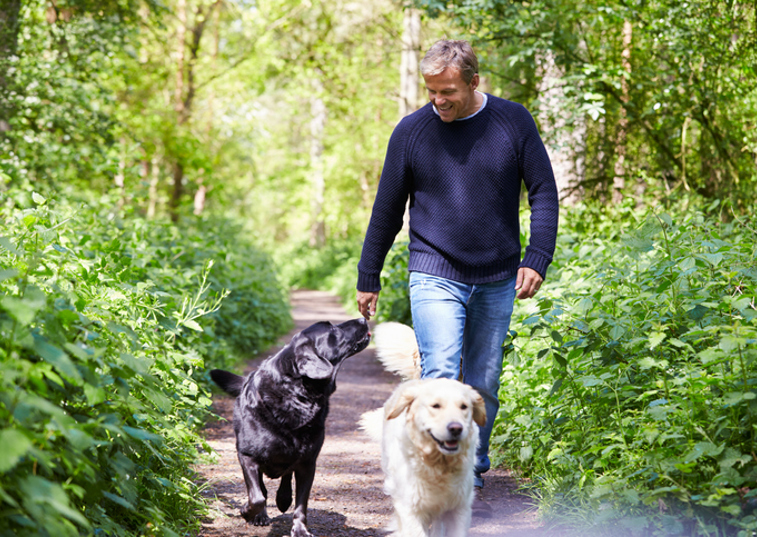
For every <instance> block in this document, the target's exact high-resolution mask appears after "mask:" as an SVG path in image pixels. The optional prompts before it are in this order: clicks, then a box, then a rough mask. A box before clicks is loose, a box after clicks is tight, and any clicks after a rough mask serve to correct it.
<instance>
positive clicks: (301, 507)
mask: <svg viewBox="0 0 757 537" xmlns="http://www.w3.org/2000/svg"><path fill="white" fill-rule="evenodd" d="M370 339H371V333H370V331H369V329H368V323H367V322H366V321H365V319H363V318H359V319H354V320H351V321H347V322H344V323H341V324H339V325H332V324H331V323H329V322H319V323H316V324H314V325H312V326H310V327H308V328H306V329H305V330H303V331H301V332H299V333H298V334H297V335H295V336H294V337H293V338H292V341H291V342H290V343H289V344H287V345H286V346H285V347H284V348H283V349H281V351H279V352H278V353H277V354H276V355H274V356H272V357H270V358H267V359H266V360H265V361H263V363H261V364H260V367H258V369H257V370H255V371H254V372H252V373H250V374H249V375H248V376H247V377H240V376H239V375H235V374H233V373H229V372H228V371H224V370H222V369H214V370H212V371H211V372H210V377H211V378H212V379H213V381H214V382H215V383H216V384H218V386H220V387H221V389H223V390H224V391H226V392H227V393H229V394H231V395H233V396H235V397H236V398H237V399H236V401H235V403H234V433H235V434H236V439H237V456H238V457H239V464H240V465H241V466H242V473H243V474H244V482H245V485H247V499H248V502H247V504H246V505H245V506H244V507H243V508H242V509H241V513H242V516H243V517H244V518H245V520H247V521H248V522H251V523H252V524H254V525H255V526H267V525H268V524H270V519H269V518H268V514H267V512H266V498H267V496H268V492H267V491H266V488H265V485H264V484H263V474H265V475H266V476H268V477H270V478H274V479H275V478H281V483H280V484H279V490H278V492H277V493H276V507H278V508H279V510H280V511H281V512H282V513H284V512H285V511H286V510H287V509H289V506H290V505H292V474H294V478H295V486H296V492H295V507H294V515H293V518H292V533H291V535H292V537H311V533H310V532H309V531H308V529H307V507H308V499H309V497H310V489H311V487H312V485H313V477H314V475H315V462H316V459H317V458H318V454H319V453H320V451H321V447H322V446H323V440H324V436H325V428H324V426H325V422H326V416H327V414H328V412H329V397H330V396H331V394H332V393H334V391H335V390H336V374H337V372H338V371H339V367H340V366H341V364H342V361H343V360H344V359H345V358H348V357H350V356H352V355H353V354H355V353H358V352H360V351H362V350H363V349H365V348H366V347H367V346H368V342H369V341H370Z"/></svg>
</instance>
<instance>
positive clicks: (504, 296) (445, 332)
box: [410, 272, 515, 487]
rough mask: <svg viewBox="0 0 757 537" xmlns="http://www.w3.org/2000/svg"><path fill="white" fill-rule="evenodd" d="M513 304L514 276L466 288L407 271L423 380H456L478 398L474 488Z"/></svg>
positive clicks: (485, 456) (482, 465) (483, 463)
mask: <svg viewBox="0 0 757 537" xmlns="http://www.w3.org/2000/svg"><path fill="white" fill-rule="evenodd" d="M514 302H515V278H514V277H513V278H510V279H507V280H502V281H498V282H492V283H486V284H480V285H471V284H465V283H460V282H456V281H452V280H447V279H445V278H440V277H438V276H431V275H428V274H423V273H421V272H411V273H410V308H411V312H412V315H413V327H414V329H415V337H416V339H417V340H418V348H419V350H420V353H421V369H422V374H421V376H422V377H423V378H450V379H455V380H457V379H458V378H459V376H460V365H461V357H462V381H463V382H464V383H465V384H468V385H470V386H472V387H473V388H475V389H476V390H477V391H478V392H479V393H480V394H481V396H482V397H483V398H484V403H485V405H486V425H485V426H484V427H481V428H480V430H479V435H480V442H479V446H478V451H477V452H476V466H475V468H474V472H475V486H477V487H481V486H483V484H484V480H483V478H482V477H481V474H483V473H484V472H486V471H487V470H488V469H489V468H490V467H491V462H490V461H489V437H490V436H491V433H492V428H493V427H494V418H495V417H496V416H497V411H498V410H499V397H498V393H499V384H500V377H501V374H502V358H503V349H502V345H503V343H504V342H505V338H506V337H507V331H508V329H509V327H510V317H511V316H512V313H513V304H514Z"/></svg>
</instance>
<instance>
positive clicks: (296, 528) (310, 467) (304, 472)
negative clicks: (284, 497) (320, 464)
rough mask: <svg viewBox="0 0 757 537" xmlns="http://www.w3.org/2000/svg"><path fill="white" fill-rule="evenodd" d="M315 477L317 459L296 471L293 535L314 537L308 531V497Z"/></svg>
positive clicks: (295, 536) (296, 536)
mask: <svg viewBox="0 0 757 537" xmlns="http://www.w3.org/2000/svg"><path fill="white" fill-rule="evenodd" d="M314 477H315V461H313V462H311V463H304V464H302V465H301V466H300V467H299V468H298V469H297V470H295V472H294V480H295V487H296V492H295V498H294V514H293V515H292V537H313V534H312V533H310V532H309V531H308V528H307V524H308V499H310V489H311V488H312V486H313V478H314Z"/></svg>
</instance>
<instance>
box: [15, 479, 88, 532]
mask: <svg viewBox="0 0 757 537" xmlns="http://www.w3.org/2000/svg"><path fill="white" fill-rule="evenodd" d="M19 489H20V490H21V492H22V493H23V494H24V496H25V498H24V506H25V507H27V509H30V510H33V511H36V512H39V508H38V506H39V505H40V504H43V505H45V506H48V507H51V508H52V509H53V510H54V511H57V512H58V513H59V514H60V515H62V516H64V517H66V518H68V519H69V520H71V521H73V522H76V523H77V524H79V525H80V526H82V527H84V528H89V527H90V525H89V521H88V520H87V519H86V518H84V516H83V515H82V514H81V513H80V512H79V511H77V510H75V509H74V508H72V507H71V503H70V502H69V499H68V496H66V492H65V491H64V490H63V488H62V487H61V486H60V485H59V484H58V483H53V482H51V481H48V480H47V479H44V478H42V477H39V476H35V475H30V476H27V477H25V478H23V479H21V480H20V481H19ZM35 504H36V505H35Z"/></svg>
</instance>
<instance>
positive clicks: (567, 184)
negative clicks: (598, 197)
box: [537, 53, 586, 205]
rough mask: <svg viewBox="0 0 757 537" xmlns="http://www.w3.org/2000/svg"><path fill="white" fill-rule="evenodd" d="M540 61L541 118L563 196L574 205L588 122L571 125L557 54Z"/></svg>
mask: <svg viewBox="0 0 757 537" xmlns="http://www.w3.org/2000/svg"><path fill="white" fill-rule="evenodd" d="M538 65H539V74H540V78H541V80H540V82H539V85H538V91H539V101H540V102H541V106H540V107H539V110H538V112H537V118H538V119H539V123H540V124H541V127H542V129H543V131H544V141H545V146H546V148H547V153H548V154H549V160H550V162H551V163H552V169H553V171H554V173H555V182H556V183H557V191H558V194H559V197H560V200H561V201H563V202H564V203H568V204H571V205H572V204H575V203H576V202H577V201H578V200H579V199H580V192H579V185H580V184H581V182H582V180H583V175H584V169H583V168H584V167H583V154H584V149H585V148H584V144H585V142H584V140H585V137H586V125H585V124H584V123H583V121H576V122H574V123H573V126H569V125H568V121H567V114H566V113H565V111H564V106H563V103H564V101H563V99H564V94H563V91H562V89H561V88H560V87H559V84H560V82H559V81H560V79H561V78H562V76H563V71H562V69H561V68H560V67H559V66H558V65H557V64H556V63H555V57H554V54H552V53H547V54H546V55H545V56H544V57H543V58H541V61H539V62H538Z"/></svg>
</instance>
